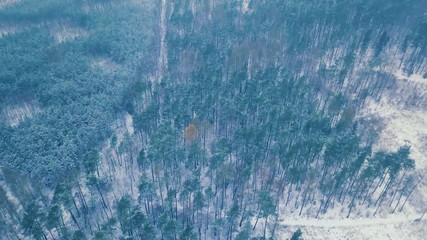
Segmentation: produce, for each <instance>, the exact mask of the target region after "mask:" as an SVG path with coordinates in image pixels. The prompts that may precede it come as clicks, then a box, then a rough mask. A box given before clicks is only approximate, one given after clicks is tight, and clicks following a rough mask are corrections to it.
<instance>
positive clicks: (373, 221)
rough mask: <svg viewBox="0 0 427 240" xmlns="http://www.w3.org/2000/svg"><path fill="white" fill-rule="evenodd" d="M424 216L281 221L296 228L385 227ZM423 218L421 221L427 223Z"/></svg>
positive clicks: (282, 223) (284, 224) (399, 215)
mask: <svg viewBox="0 0 427 240" xmlns="http://www.w3.org/2000/svg"><path fill="white" fill-rule="evenodd" d="M421 216H422V214H412V215H402V214H398V215H397V214H395V215H391V216H389V217H386V218H357V219H350V218H346V219H315V218H311V219H310V218H309V219H285V220H282V221H280V225H282V226H295V227H323V228H333V227H358V226H372V225H385V224H399V223H409V222H415V221H417V220H419V219H420V218H421ZM426 220H427V219H426V218H423V219H422V220H421V221H426Z"/></svg>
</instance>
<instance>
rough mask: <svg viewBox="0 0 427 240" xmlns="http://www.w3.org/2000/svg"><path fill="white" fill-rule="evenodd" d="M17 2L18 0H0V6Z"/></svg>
mask: <svg viewBox="0 0 427 240" xmlns="http://www.w3.org/2000/svg"><path fill="white" fill-rule="evenodd" d="M17 2H19V0H0V8H4V7H6V6H9V5H12V4H14V3H17Z"/></svg>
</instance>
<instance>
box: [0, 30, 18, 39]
mask: <svg viewBox="0 0 427 240" xmlns="http://www.w3.org/2000/svg"><path fill="white" fill-rule="evenodd" d="M20 31H21V30H20V29H19V28H17V27H2V28H0V38H2V37H5V36H7V35H9V34H14V33H17V32H20Z"/></svg>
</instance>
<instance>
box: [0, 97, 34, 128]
mask: <svg viewBox="0 0 427 240" xmlns="http://www.w3.org/2000/svg"><path fill="white" fill-rule="evenodd" d="M39 112H41V109H40V108H39V106H38V105H37V104H36V103H33V102H22V103H19V104H14V105H7V106H5V107H4V108H3V109H2V110H1V112H0V117H1V118H3V119H4V120H5V121H6V123H7V124H9V125H10V126H12V127H15V126H18V125H19V124H20V123H21V122H22V121H24V120H25V119H28V118H31V117H32V116H34V115H35V114H37V113H39Z"/></svg>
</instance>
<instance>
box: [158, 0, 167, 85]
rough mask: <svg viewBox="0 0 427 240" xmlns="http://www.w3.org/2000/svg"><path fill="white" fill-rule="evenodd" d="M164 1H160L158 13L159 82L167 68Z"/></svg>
mask: <svg viewBox="0 0 427 240" xmlns="http://www.w3.org/2000/svg"><path fill="white" fill-rule="evenodd" d="M166 8H167V5H166V0H162V5H161V13H160V53H159V59H158V66H157V79H158V81H161V79H162V78H163V73H164V71H165V70H166V69H167V66H168V58H167V54H168V53H167V46H166V31H167V27H166Z"/></svg>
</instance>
